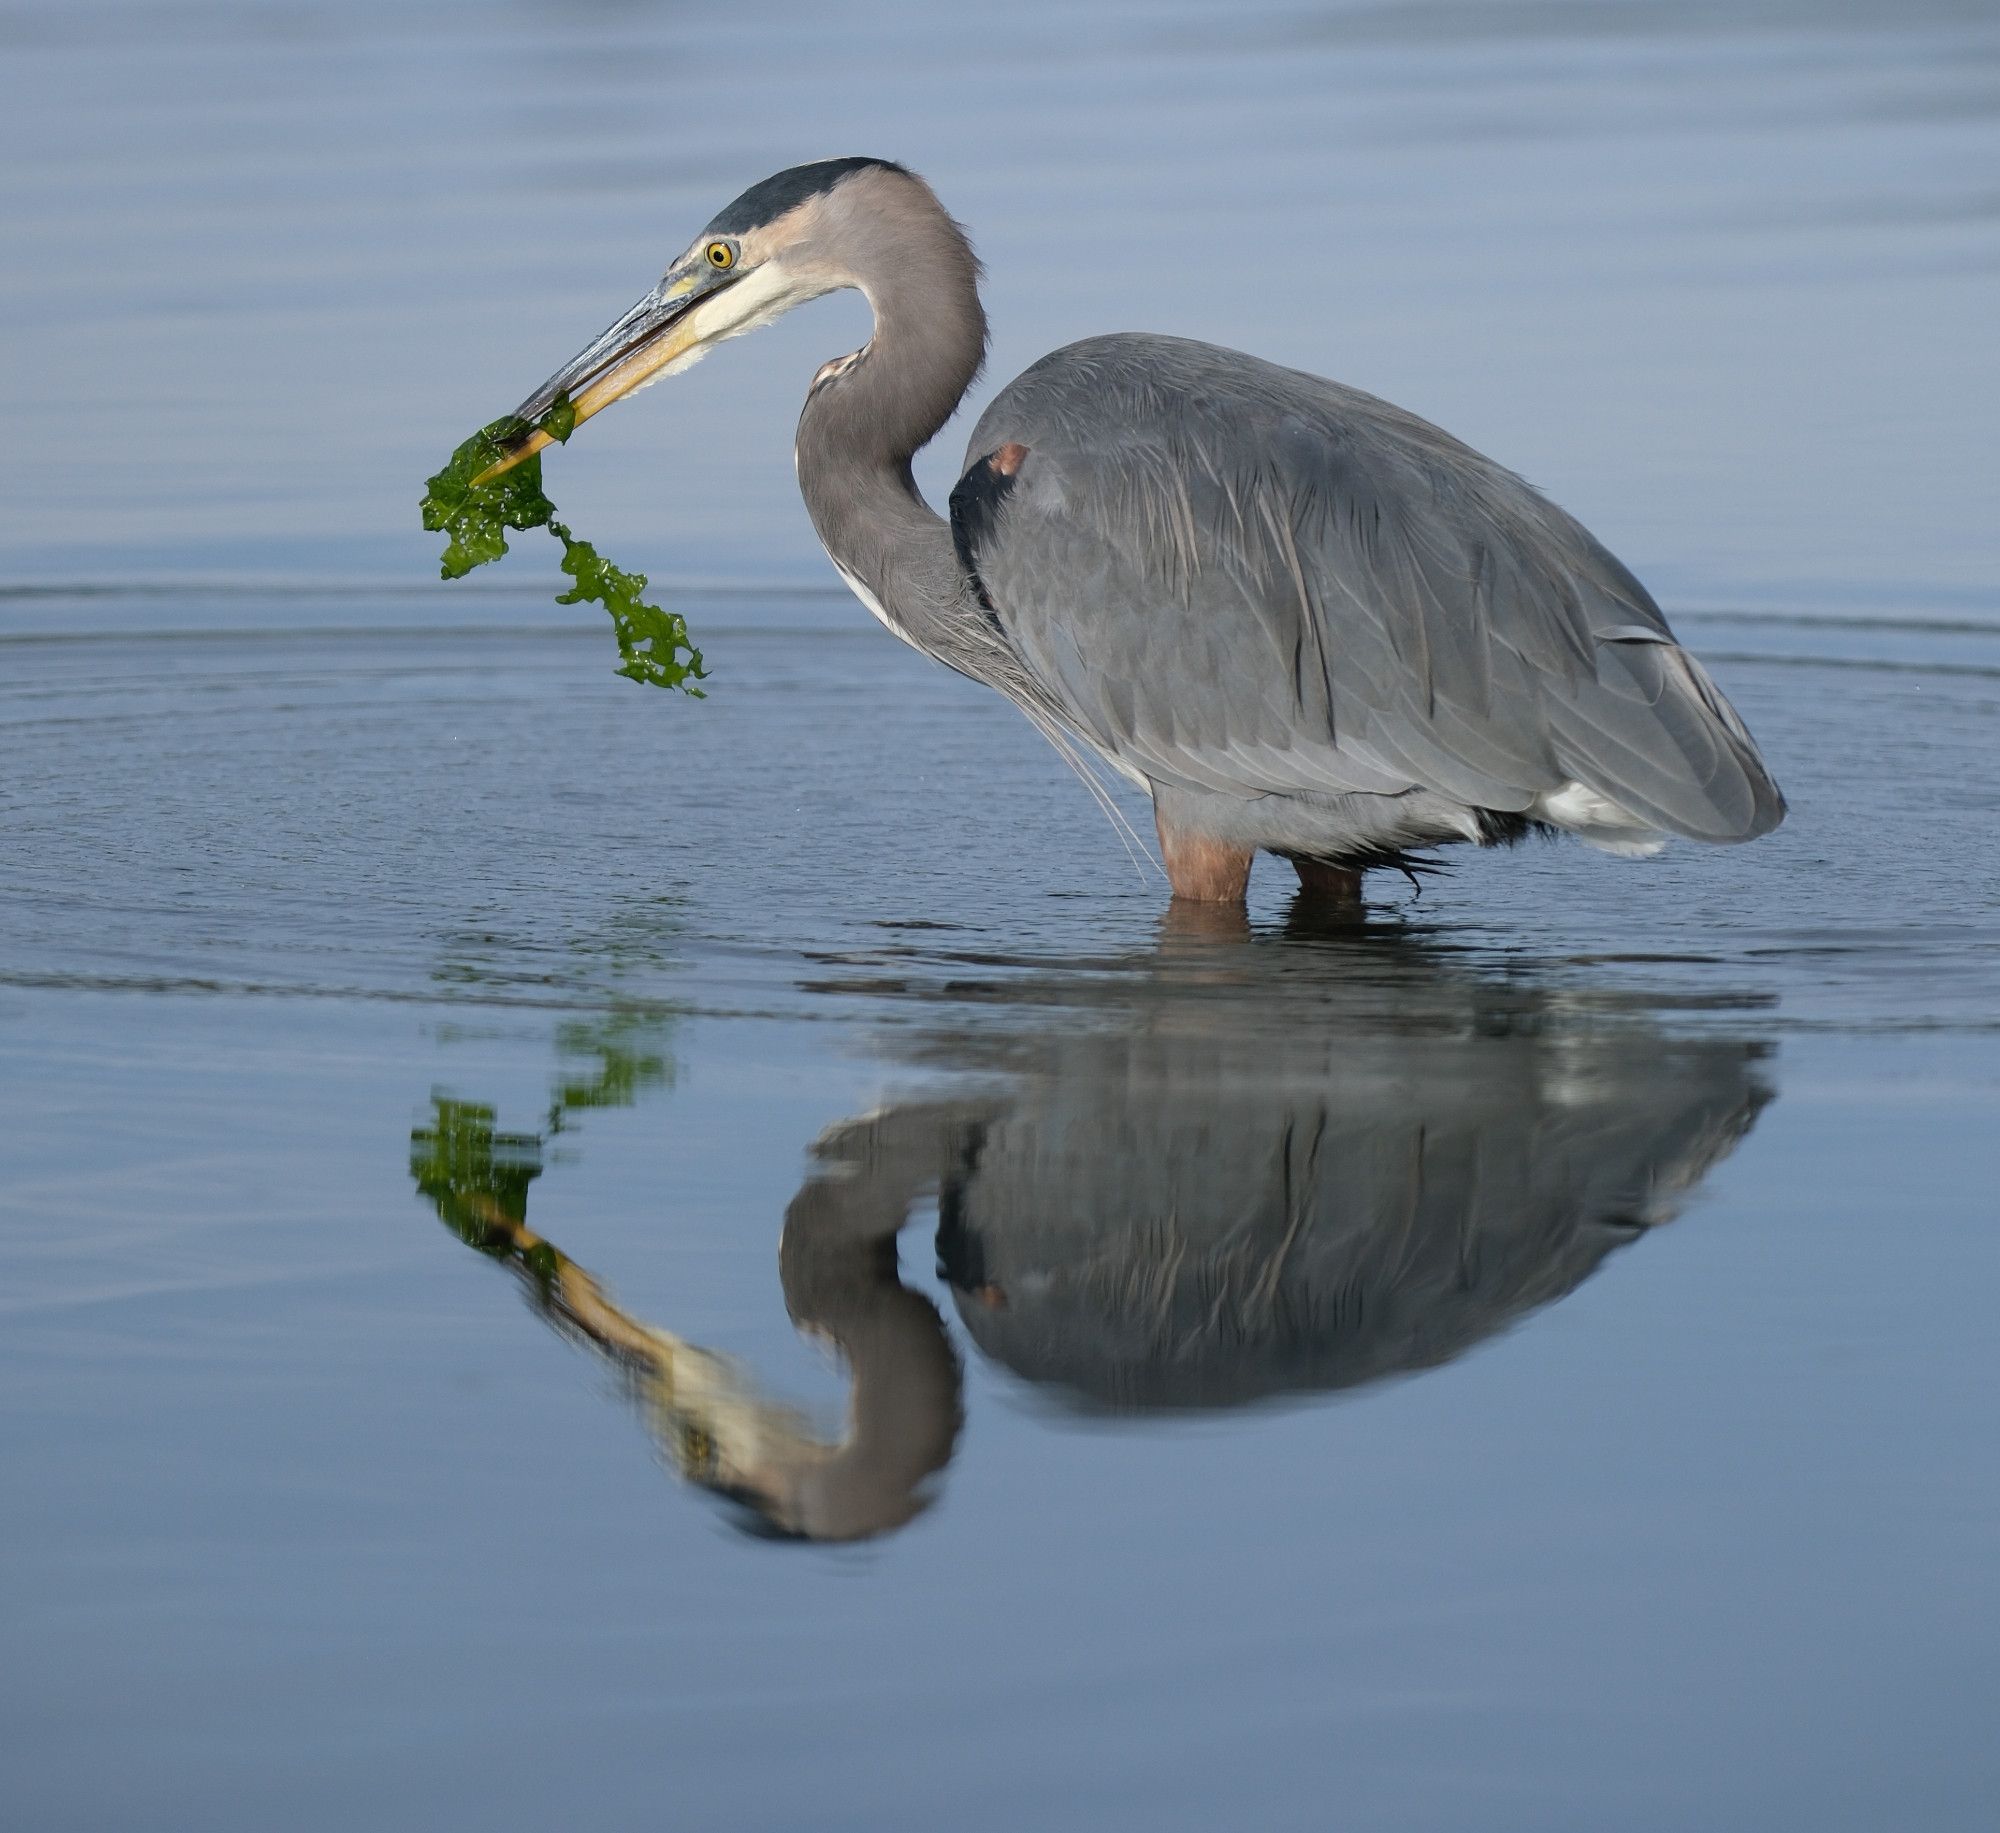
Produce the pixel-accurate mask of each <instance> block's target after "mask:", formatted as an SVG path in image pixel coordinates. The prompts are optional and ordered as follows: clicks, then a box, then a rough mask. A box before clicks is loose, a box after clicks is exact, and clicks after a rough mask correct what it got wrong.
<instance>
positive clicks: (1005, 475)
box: [951, 444, 1028, 612]
mask: <svg viewBox="0 0 2000 1833" xmlns="http://www.w3.org/2000/svg"><path fill="white" fill-rule="evenodd" d="M1027 456H1028V448H1027V447H1026V446H1021V445H1011V444H1010V445H1004V446H1001V447H999V448H998V449H997V450H996V451H992V452H988V453H987V454H986V456H985V457H984V458H982V459H980V460H979V461H978V463H976V464H975V465H974V466H973V467H972V469H971V470H969V471H968V472H966V474H965V475H964V476H963V477H961V478H960V479H959V480H958V484H957V486H956V488H954V489H953V491H952V493H951V544H952V546H953V547H955V548H956V549H957V550H958V564H959V565H960V566H962V567H964V568H965V572H966V577H967V578H968V579H970V580H971V581H972V589H973V590H974V591H975V592H977V593H978V594H979V602H980V603H981V604H982V605H984V606H985V607H986V609H987V611H988V612H991V611H992V609H993V600H992V599H991V598H990V597H989V596H988V595H987V591H986V582H985V581H984V580H983V579H981V578H980V576H979V550H980V549H981V548H983V547H984V546H985V545H986V544H987V542H988V541H990V540H991V539H992V537H993V525H994V523H995V522H997V521H998V520H999V517H1000V505H1001V504H1002V503H1004V502H1006V500H1007V498H1008V496H1009V494H1010V493H1011V492H1012V491H1013V488H1014V477H1015V473H1016V472H1018V471H1019V470H1020V468H1021V461H1022V460H1023V459H1024V458H1026V457H1027Z"/></svg>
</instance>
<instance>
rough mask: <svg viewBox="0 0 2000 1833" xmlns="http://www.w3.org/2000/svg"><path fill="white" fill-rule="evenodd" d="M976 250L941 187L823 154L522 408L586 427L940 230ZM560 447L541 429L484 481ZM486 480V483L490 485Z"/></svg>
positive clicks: (703, 244) (667, 278)
mask: <svg viewBox="0 0 2000 1833" xmlns="http://www.w3.org/2000/svg"><path fill="white" fill-rule="evenodd" d="M940 225H942V226H943V227H944V229H945V230H946V231H947V232H948V236H949V239H950V240H952V241H953V242H955V243H956V245H957V246H958V247H959V248H960V249H962V250H963V259H964V265H965V271H966V282H967V284H968V285H969V284H971V281H972V277H973V275H974V274H975V272H976V264H975V263H974V262H973V260H972V255H971V251H970V249H969V248H967V247H965V244H964V239H963V237H962V235H960V234H958V232H957V230H956V226H955V225H953V224H952V223H951V220H950V218H949V217H947V216H946V215H945V214H944V211H943V209H942V208H941V207H940V206H939V204H938V202H937V199H936V198H935V197H934V196H933V195H932V194H931V191H930V188H929V187H928V186H927V185H926V184H925V183H924V182H923V180H922V179H920V178H918V177H917V176H916V175H915V174H914V173H912V172H910V171H908V170H907V169H905V168H904V167H902V166H900V165H897V164H895V163H894V162H893V161H890V160H886V159H822V160H819V161H817V162H816V163H814V164H812V165H801V166H793V167H791V168H790V169H789V170H787V171H783V172H779V173H776V174H774V175H773V176H772V177H770V178H767V179H765V180H764V181H763V182H762V183H761V184H755V185H752V186H751V187H750V189H749V190H747V191H745V192H744V193H743V195H742V196H741V197H739V198H737V199H736V200H735V202H734V203H731V204H728V205H725V206H724V207H723V208H722V209H721V210H720V211H718V212H717V213H716V214H715V216H713V217H712V218H711V219H710V220H709V223H708V226H707V227H706V228H705V229H704V230H702V232H701V233H700V234H699V235H698V236H696V237H695V239H694V240H693V241H692V242H690V243H689V244H688V245H687V247H686V248H685V249H683V250H682V251H681V253H680V254H679V255H678V256H676V257H675V259H674V260H673V261H672V262H671V263H669V265H668V267H667V271H666V272H665V273H664V274H662V275H661V276H660V281H659V284H658V285H657V286H655V287H654V288H653V289H652V290H651V291H650V292H648V293H647V294H646V296H645V297H644V298H643V299H641V300H640V301H639V302H638V303H637V304H636V305H635V306H633V307H632V309H631V310H630V311H628V312H626V313H625V314H624V315H623V316H622V317H620V318H619V319H618V320H617V322H616V323H614V324H612V325H611V326H609V327H608V328H607V329H606V330H605V331H604V332H603V333H602V335H600V336H599V337H597V338H595V339H594V340H593V341H592V342H591V343H590V344H589V345H587V346H586V347H585V348H584V349H583V350H581V351H579V352H578V354H577V355H576V356H575V357H573V358H572V359H571V360H570V361H569V362H567V363H565V364H564V365H563V366H562V368H561V369H559V370H557V371H556V373H555V374H554V375H552V376H550V377H549V379H548V380H547V381H546V382H544V383H543V384H542V385H541V387H540V388H538V389H536V390H535V392H534V393H533V394H532V395H530V396H529V397H528V398H527V400H525V401H524V402H522V403H521V406H520V408H519V410H518V413H519V416H520V418H521V419H522V420H524V421H526V422H527V423H528V424H529V426H530V427H534V426H535V423H536V422H538V421H539V420H540V419H541V418H542V416H543V415H544V414H546V413H547V412H548V410H549V409H550V408H551V407H553V406H554V405H555V404H556V403H557V402H558V401H559V400H563V399H565V398H566V399H567V400H568V401H569V403H570V405H571V406H572V407H573V408H574V409H575V411H576V420H577V423H578V424H579V425H580V424H581V423H582V422H583V421H585V420H588V419H589V418H590V417H591V416H592V415H593V414H596V413H599V412H601V411H602V410H603V409H604V408H607V407H609V406H610V405H611V403H612V402H614V401H616V400H618V399H620V398H621V397H622V396H625V395H629V394H632V393H633V392H634V391H635V390H638V389H641V388H644V387H645V386H646V385H647V384H648V383H650V382H654V381H657V380H658V379H659V378H660V377H661V376H664V375H671V374H672V373H673V372H674V371H675V370H677V369H685V368H687V367H688V365H689V364H691V363H694V362H698V361H699V360H700V359H701V357H702V356H703V355H704V354H705V353H706V352H707V350H708V348H709V346H710V345H711V344H718V343H720V342H721V341H722V340H723V339H724V338H728V337H738V336H741V335H742V333H744V332H745V331H754V330H756V329H757V328H758V326H760V325H767V324H769V323H770V322H771V321H772V320H773V319H774V318H776V317H778V316H779V315H780V314H781V313H784V312H788V311H790V310H791V308H792V307H793V306H795V305H802V304H803V303H804V302H805V301H806V300H808V299H816V298H818V297H819V295H820V294H822V293H830V292H832V291H833V290H834V289H835V288H837V287H843V286H859V287H861V288H862V289H863V290H864V291H868V290H870V289H869V274H870V272H871V270H873V269H875V268H876V267H877V266H878V265H883V264H888V263H893V262H894V261H895V260H896V258H897V256H898V255H899V254H900V253H903V252H906V251H907V250H909V249H910V248H911V247H912V246H913V245H914V244H916V243H917V242H919V241H921V240H923V239H926V238H935V236H936V235H937V232H938V228H939V226H940ZM549 443H550V437H549V435H548V434H547V433H545V432H542V431H539V430H535V431H532V432H530V433H529V434H528V435H527V436H526V437H525V438H524V439H523V440H522V441H521V443H520V444H519V445H518V446H517V447H515V448H514V449H513V450H512V451H510V452H509V453H508V454H507V456H506V457H505V458H504V459H502V460H501V461H500V463H498V464H496V465H494V466H493V467H492V468H491V469H490V470H488V471H487V472H486V473H485V474H484V478H492V477H497V476H498V475H499V474H500V473H501V472H503V471H505V470H508V469H510V468H511V467H512V466H514V465H517V464H519V463H520V462H521V460H522V459H524V458H526V457H528V456H529V455H530V454H531V453H534V452H538V451H540V450H541V449H542V448H543V447H544V446H546V445H547V444H549ZM484 478H482V481H484Z"/></svg>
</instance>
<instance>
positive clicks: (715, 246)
mask: <svg viewBox="0 0 2000 1833" xmlns="http://www.w3.org/2000/svg"><path fill="white" fill-rule="evenodd" d="M706 252H707V255H708V264H709V266H710V267H716V268H724V269H727V268H731V267H734V266H735V265H736V250H735V249H733V248H731V247H730V246H729V244H728V243H727V242H711V243H709V245H708V248H707V251H706Z"/></svg>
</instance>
